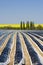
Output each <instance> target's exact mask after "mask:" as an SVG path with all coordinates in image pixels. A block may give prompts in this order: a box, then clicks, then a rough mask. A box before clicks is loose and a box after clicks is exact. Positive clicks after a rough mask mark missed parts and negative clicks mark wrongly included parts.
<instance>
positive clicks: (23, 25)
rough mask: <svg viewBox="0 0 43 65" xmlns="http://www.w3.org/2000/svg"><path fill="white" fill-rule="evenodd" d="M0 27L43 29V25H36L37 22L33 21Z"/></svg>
mask: <svg viewBox="0 0 43 65" xmlns="http://www.w3.org/2000/svg"><path fill="white" fill-rule="evenodd" d="M0 29H9V30H10V29H13V30H43V27H42V26H41V25H40V24H39V25H38V26H35V23H34V22H33V21H30V22H29V21H27V22H26V23H25V22H24V21H21V22H20V27H15V26H14V27H12V26H4V27H0Z"/></svg>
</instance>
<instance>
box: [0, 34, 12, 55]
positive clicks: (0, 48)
mask: <svg viewBox="0 0 43 65" xmlns="http://www.w3.org/2000/svg"><path fill="white" fill-rule="evenodd" d="M11 35H12V34H9V35H8V36H7V38H6V39H5V41H4V43H2V46H1V47H0V55H1V53H2V51H3V49H4V48H5V46H6V44H7V42H8V40H9V38H10V37H11Z"/></svg>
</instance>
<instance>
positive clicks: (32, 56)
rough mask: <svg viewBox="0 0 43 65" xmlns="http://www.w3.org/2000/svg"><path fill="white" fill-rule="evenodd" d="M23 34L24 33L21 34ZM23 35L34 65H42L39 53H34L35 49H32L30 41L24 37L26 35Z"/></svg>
mask: <svg viewBox="0 0 43 65" xmlns="http://www.w3.org/2000/svg"><path fill="white" fill-rule="evenodd" d="M21 34H22V33H21ZM22 35H23V38H24V41H25V44H26V46H27V49H28V52H29V54H30V57H31V60H32V63H33V64H35V63H37V65H42V64H41V63H40V60H39V58H38V55H37V53H36V52H35V51H34V49H33V48H32V46H31V44H30V43H29V42H28V40H27V38H26V37H25V35H24V34H22Z"/></svg>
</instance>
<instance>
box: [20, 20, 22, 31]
mask: <svg viewBox="0 0 43 65" xmlns="http://www.w3.org/2000/svg"><path fill="white" fill-rule="evenodd" d="M20 29H21V30H22V21H21V23H20Z"/></svg>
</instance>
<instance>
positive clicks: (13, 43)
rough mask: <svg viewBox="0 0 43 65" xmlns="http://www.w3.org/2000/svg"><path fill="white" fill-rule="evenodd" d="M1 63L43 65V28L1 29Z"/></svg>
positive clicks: (9, 64) (1, 64)
mask: <svg viewBox="0 0 43 65" xmlns="http://www.w3.org/2000/svg"><path fill="white" fill-rule="evenodd" d="M0 65H43V30H42V31H40V30H36V31H34V30H25V31H24V30H22V31H21V30H0Z"/></svg>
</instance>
